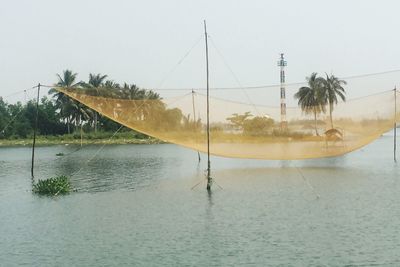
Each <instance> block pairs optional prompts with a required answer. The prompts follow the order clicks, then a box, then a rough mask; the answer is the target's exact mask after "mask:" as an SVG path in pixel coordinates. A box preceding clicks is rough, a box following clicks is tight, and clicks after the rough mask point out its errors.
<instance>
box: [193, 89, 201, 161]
mask: <svg viewBox="0 0 400 267" xmlns="http://www.w3.org/2000/svg"><path fill="white" fill-rule="evenodd" d="M192 106H193V122H194V123H193V129H194V131H195V133H194V134H196V123H197V122H196V109H195V106H194V91H193V90H192ZM197 157H198V158H199V162H200V161H201V157H200V152H199V151H197Z"/></svg>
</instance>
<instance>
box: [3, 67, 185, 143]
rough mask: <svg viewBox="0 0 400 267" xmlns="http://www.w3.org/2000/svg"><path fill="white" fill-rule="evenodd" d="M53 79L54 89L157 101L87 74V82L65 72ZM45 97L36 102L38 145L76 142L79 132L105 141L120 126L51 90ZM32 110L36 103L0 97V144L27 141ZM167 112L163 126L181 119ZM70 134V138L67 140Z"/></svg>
mask: <svg viewBox="0 0 400 267" xmlns="http://www.w3.org/2000/svg"><path fill="white" fill-rule="evenodd" d="M57 77H58V82H57V83H56V85H57V86H63V87H66V88H79V89H80V90H85V91H86V92H87V93H88V94H96V95H99V96H108V97H110V96H111V97H118V98H124V99H132V100H149V99H151V100H161V98H160V96H159V95H158V94H157V93H155V92H153V91H151V90H145V89H140V88H138V87H137V86H136V85H134V84H127V83H123V85H122V86H121V85H120V84H118V83H116V82H114V81H112V80H106V78H107V75H101V74H90V75H89V80H88V82H84V81H79V82H78V81H77V73H74V72H72V71H70V70H65V71H64V72H63V74H62V75H59V74H57ZM49 95H50V96H45V97H43V98H42V99H41V101H40V103H39V118H38V122H39V125H38V135H40V136H39V138H38V139H39V144H40V139H42V140H44V141H46V142H47V141H49V142H48V143H57V142H55V141H56V140H53V137H54V138H56V139H57V140H61V141H63V140H66V139H71V140H75V137H76V136H79V139H80V134H81V133H83V138H84V139H87V140H92V139H93V140H94V139H104V138H109V137H111V135H112V133H114V132H115V131H117V130H118V129H119V128H120V127H121V125H120V124H118V123H116V122H114V121H112V120H110V119H108V118H107V117H105V116H102V115H100V114H98V113H97V112H95V111H94V110H92V109H90V108H88V107H86V106H85V105H83V104H81V103H79V102H78V101H75V100H73V99H71V98H70V97H67V96H66V95H64V94H63V93H61V92H59V91H57V90H55V89H50V90H49ZM160 102H161V101H160ZM143 109H144V110H143V114H146V110H145V107H144V108H143ZM35 110H36V103H35V101H33V100H31V101H28V102H27V103H26V104H22V103H21V102H18V103H16V104H8V103H6V102H5V101H3V99H2V98H1V97H0V145H1V144H6V145H7V144H13V143H24V142H23V141H24V140H25V139H30V138H31V136H32V133H33V128H34V125H35V114H36V112H35ZM167 111H168V112H169V113H168V114H169V116H167V118H168V120H167V122H166V123H175V122H176V121H180V120H181V117H182V115H181V113H179V112H177V111H176V110H167ZM124 132H130V133H132V131H131V130H130V129H128V128H125V127H123V128H122V129H121V130H120V133H124ZM70 135H73V136H74V138H69V137H70ZM132 135H133V136H130V137H132V138H135V139H146V140H147V139H148V136H146V135H143V134H139V133H135V132H133V134H132ZM46 142H44V143H46Z"/></svg>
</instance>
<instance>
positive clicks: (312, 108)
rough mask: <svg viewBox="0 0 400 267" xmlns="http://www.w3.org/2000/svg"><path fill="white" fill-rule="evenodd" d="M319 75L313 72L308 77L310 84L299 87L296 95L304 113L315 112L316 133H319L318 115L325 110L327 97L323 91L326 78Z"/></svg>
mask: <svg viewBox="0 0 400 267" xmlns="http://www.w3.org/2000/svg"><path fill="white" fill-rule="evenodd" d="M317 75H318V74H317V73H316V72H313V73H312V74H311V76H310V77H307V78H306V80H307V83H308V86H303V87H301V88H299V91H298V92H297V93H296V94H295V95H294V97H295V98H296V99H298V105H299V106H300V107H301V109H302V111H303V112H304V113H306V114H310V113H312V114H314V121H315V134H316V135H319V134H318V130H317V115H318V114H319V113H321V112H325V99H324V92H323V85H324V80H323V79H322V78H320V77H317Z"/></svg>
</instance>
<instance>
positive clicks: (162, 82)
mask: <svg viewBox="0 0 400 267" xmlns="http://www.w3.org/2000/svg"><path fill="white" fill-rule="evenodd" d="M202 38H203V35H201V36H200V37H199V38H198V39H197V41H196V42H195V43H194V44H193V45H192V46H191V47H190V49H189V50H188V51H187V52H186V53H185V54H184V55H183V57H182V58H181V59H180V60H179V61H178V63H176V65H175V66H173V67H172V68H171V69H170V71H169V72H168V73H167V75H166V76H165V77H164V79H162V80H161V82H160V83H159V84H158V86H157V88H161V87H162V86H163V85H164V83H165V81H166V80H167V79H168V78H169V77H170V76H171V74H172V73H174V71H175V70H176V69H177V68H178V67H179V65H181V64H182V62H183V61H184V60H185V59H186V58H187V57H188V56H189V54H190V53H191V52H192V50H193V49H194V48H195V47H196V46H197V45H198V44H199V42H200V41H201V40H202Z"/></svg>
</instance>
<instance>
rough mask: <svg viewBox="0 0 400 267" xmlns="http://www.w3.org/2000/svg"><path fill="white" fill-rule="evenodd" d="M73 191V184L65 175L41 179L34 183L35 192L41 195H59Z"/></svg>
mask: <svg viewBox="0 0 400 267" xmlns="http://www.w3.org/2000/svg"><path fill="white" fill-rule="evenodd" d="M70 191H71V184H70V182H69V180H68V178H67V177H66V176H64V175H61V176H57V177H53V178H50V179H46V180H39V181H38V182H37V183H36V184H34V185H33V192H34V193H36V194H39V195H47V196H57V195H64V194H68V193H69V192H70Z"/></svg>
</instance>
